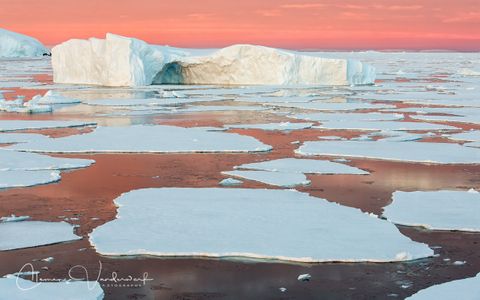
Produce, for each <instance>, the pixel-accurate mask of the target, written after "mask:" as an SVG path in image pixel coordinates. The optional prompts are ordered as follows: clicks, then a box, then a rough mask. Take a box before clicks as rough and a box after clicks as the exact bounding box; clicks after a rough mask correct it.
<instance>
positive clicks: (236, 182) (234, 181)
mask: <svg viewBox="0 0 480 300" xmlns="http://www.w3.org/2000/svg"><path fill="white" fill-rule="evenodd" d="M218 184H220V185H222V186H237V185H242V184H243V181H241V180H238V179H234V178H225V179H223V180H222V181H220V182H219V183H218Z"/></svg>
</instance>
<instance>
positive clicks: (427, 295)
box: [407, 273, 480, 300]
mask: <svg viewBox="0 0 480 300" xmlns="http://www.w3.org/2000/svg"><path fill="white" fill-rule="evenodd" d="M478 295H480V273H478V274H477V276H475V277H471V278H467V279H459V280H454V281H449V282H446V283H442V284H437V285H433V286H431V287H429V288H426V289H424V290H421V291H419V292H417V293H416V294H414V295H413V296H410V297H408V298H407V299H408V300H431V299H435V300H452V299H462V300H478Z"/></svg>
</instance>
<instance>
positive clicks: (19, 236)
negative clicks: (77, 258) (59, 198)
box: [0, 221, 81, 251]
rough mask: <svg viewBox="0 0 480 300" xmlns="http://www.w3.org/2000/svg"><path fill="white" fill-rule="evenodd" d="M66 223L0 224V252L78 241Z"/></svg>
mask: <svg viewBox="0 0 480 300" xmlns="http://www.w3.org/2000/svg"><path fill="white" fill-rule="evenodd" d="M73 229H74V227H73V226H72V225H70V224H68V223H66V222H42V221H22V222H6V223H0V236H1V237H2V238H1V239H0V251H5V250H13V249H21V248H30V247H37V246H43V245H50V244H56V243H61V242H66V241H73V240H79V239H81V237H79V236H77V235H75V234H74V233H73Z"/></svg>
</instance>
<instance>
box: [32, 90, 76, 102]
mask: <svg viewBox="0 0 480 300" xmlns="http://www.w3.org/2000/svg"><path fill="white" fill-rule="evenodd" d="M80 102H81V101H80V100H79V99H74V98H67V97H64V96H62V95H60V94H59V93H58V92H56V91H48V92H46V93H45V95H43V96H40V95H37V96H34V97H33V98H32V100H30V101H29V104H30V105H32V104H36V105H57V104H76V103H80Z"/></svg>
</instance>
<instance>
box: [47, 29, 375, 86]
mask: <svg viewBox="0 0 480 300" xmlns="http://www.w3.org/2000/svg"><path fill="white" fill-rule="evenodd" d="M193 52H194V51H193V50H187V49H178V48H171V47H166V46H154V45H149V44H147V43H145V42H143V41H141V40H137V39H133V38H128V37H122V36H118V35H114V34H110V33H107V35H106V38H105V39H96V38H91V39H89V40H76V39H74V40H69V41H67V42H64V43H62V44H60V45H57V46H55V47H54V48H53V49H52V53H53V57H52V66H53V71H54V82H56V83H77V84H96V85H105V86H142V85H150V84H152V83H156V84H165V83H167V84H272V85H295V84H323V85H351V84H373V83H374V81H375V68H373V67H372V66H370V65H367V64H363V63H361V62H359V61H356V60H347V59H333V58H321V57H315V56H310V55H303V54H302V53H300V52H293V51H282V50H279V49H274V48H267V47H261V46H252V45H234V46H230V47H227V48H224V49H221V50H218V51H216V52H214V53H210V54H208V55H204V56H194V55H195V53H193ZM197 53H198V52H197ZM198 54H200V53H198ZM113 61H114V62H115V63H112V62H113Z"/></svg>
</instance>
